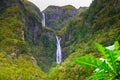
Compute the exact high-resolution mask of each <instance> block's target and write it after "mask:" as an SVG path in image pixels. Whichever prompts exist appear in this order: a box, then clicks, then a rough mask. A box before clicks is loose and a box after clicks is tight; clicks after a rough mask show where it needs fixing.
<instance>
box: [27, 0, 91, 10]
mask: <svg viewBox="0 0 120 80" xmlns="http://www.w3.org/2000/svg"><path fill="white" fill-rule="evenodd" d="M29 1H31V2H33V3H34V4H35V5H36V6H38V7H39V8H40V10H41V11H43V10H44V9H45V8H47V7H48V6H49V5H55V6H64V5H73V6H74V7H76V8H79V7H89V5H90V4H91V3H92V1H93V0H29Z"/></svg>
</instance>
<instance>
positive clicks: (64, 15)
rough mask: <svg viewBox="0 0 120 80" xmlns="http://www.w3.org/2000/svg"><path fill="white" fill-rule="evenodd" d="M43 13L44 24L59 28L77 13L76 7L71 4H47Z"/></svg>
mask: <svg viewBox="0 0 120 80" xmlns="http://www.w3.org/2000/svg"><path fill="white" fill-rule="evenodd" d="M43 13H45V18H46V26H48V27H50V28H52V29H54V30H60V29H61V28H62V27H63V26H64V24H66V23H67V22H68V21H69V20H70V19H71V18H72V17H74V16H75V15H76V14H77V9H75V8H74V7H73V6H71V5H67V6H63V7H58V6H48V7H47V8H46V9H45V10H44V11H43Z"/></svg>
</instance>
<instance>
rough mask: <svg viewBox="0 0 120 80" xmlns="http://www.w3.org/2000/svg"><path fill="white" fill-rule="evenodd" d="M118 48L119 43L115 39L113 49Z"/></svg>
mask: <svg viewBox="0 0 120 80" xmlns="http://www.w3.org/2000/svg"><path fill="white" fill-rule="evenodd" d="M118 49H119V43H118V41H116V42H115V43H114V50H118Z"/></svg>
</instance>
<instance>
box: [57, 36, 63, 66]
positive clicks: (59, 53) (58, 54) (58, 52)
mask: <svg viewBox="0 0 120 80" xmlns="http://www.w3.org/2000/svg"><path fill="white" fill-rule="evenodd" d="M56 40H57V51H56V62H57V64H60V63H61V61H62V54H61V46H60V41H61V38H58V36H56Z"/></svg>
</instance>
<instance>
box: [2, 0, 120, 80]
mask: <svg viewBox="0 0 120 80" xmlns="http://www.w3.org/2000/svg"><path fill="white" fill-rule="evenodd" d="M12 2H13V3H12ZM18 2H19V3H18ZM0 5H2V6H0V80H8V79H10V80H17V79H19V80H47V79H48V80H85V79H86V78H87V77H89V78H88V79H94V80H103V79H106V78H107V79H111V80H112V79H119V75H120V74H119V65H120V64H119V55H120V53H119V44H118V42H120V35H119V34H120V1H119V0H94V1H93V2H92V4H91V6H90V7H89V8H88V9H87V8H85V9H83V10H82V11H81V10H78V14H77V15H76V16H75V17H74V18H72V19H71V20H70V21H69V22H67V23H66V25H65V24H64V25H65V26H63V24H62V23H61V24H60V22H57V20H56V23H54V24H55V25H57V28H58V29H61V28H62V29H61V30H60V31H58V32H55V30H57V29H55V30H52V29H51V28H49V27H47V26H46V27H42V25H41V13H40V11H39V9H38V8H36V6H35V5H34V4H32V3H31V2H28V1H27V0H21V1H20V0H18V1H15V0H10V3H9V1H8V4H7V3H6V0H1V3H0ZM62 8H63V9H68V8H69V9H73V10H74V7H71V6H69V5H68V6H64V7H62ZM67 15H68V14H65V15H64V17H66V16H67ZM58 23H59V24H58ZM61 26H62V27H61ZM56 34H58V35H59V36H60V37H61V38H62V41H61V43H62V44H61V46H62V51H63V59H64V60H63V62H62V63H61V64H60V65H56V63H55V52H56V46H55V44H56V41H55V40H56V39H55V35H56ZM114 41H118V42H116V43H115V44H114V46H115V49H114V50H113V51H111V50H108V49H105V48H104V47H102V46H101V45H99V44H97V48H98V50H99V51H100V53H102V55H101V54H100V53H99V52H98V50H97V49H96V47H95V43H96V42H97V43H100V44H102V45H103V46H105V47H106V46H110V45H112V44H113V43H114ZM116 54H117V55H116ZM101 57H104V58H105V61H104V62H102V61H100V60H99V59H98V58H101ZM74 60H75V62H76V63H78V64H80V65H78V64H76V63H75V62H74ZM106 60H107V64H106ZM82 62H86V63H90V65H87V64H83V63H82ZM94 62H95V64H94ZM93 64H94V65H93ZM82 65H87V66H90V67H85V66H82ZM38 66H39V67H38ZM91 66H93V67H91ZM96 68H99V70H98V69H96ZM95 69H96V70H98V71H97V72H95ZM42 70H43V71H45V72H47V73H48V71H49V73H48V77H47V75H46V74H45V73H44V72H43V71H42ZM91 73H93V74H91ZM106 73H107V74H106ZM103 74H105V75H103ZM109 74H110V75H109ZM98 76H99V77H98ZM96 77H97V78H96Z"/></svg>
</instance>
